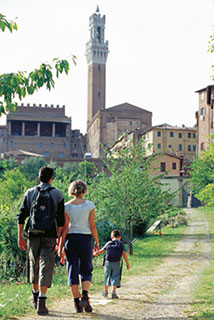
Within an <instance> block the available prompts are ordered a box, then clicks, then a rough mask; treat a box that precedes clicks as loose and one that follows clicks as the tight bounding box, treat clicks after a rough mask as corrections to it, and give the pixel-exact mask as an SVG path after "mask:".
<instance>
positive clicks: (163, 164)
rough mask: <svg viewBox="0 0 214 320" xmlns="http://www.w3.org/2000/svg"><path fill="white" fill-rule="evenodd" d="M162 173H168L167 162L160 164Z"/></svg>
mask: <svg viewBox="0 0 214 320" xmlns="http://www.w3.org/2000/svg"><path fill="white" fill-rule="evenodd" d="M160 171H161V172H165V171H166V163H165V162H161V163H160Z"/></svg>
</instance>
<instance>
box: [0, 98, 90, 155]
mask: <svg viewBox="0 0 214 320" xmlns="http://www.w3.org/2000/svg"><path fill="white" fill-rule="evenodd" d="M86 148H87V147H86V136H85V135H82V134H81V133H80V131H79V130H72V129H71V118H69V117H67V116H66V115H65V106H62V107H60V106H59V105H57V106H56V107H54V106H53V105H51V106H48V105H45V106H44V107H43V106H42V105H39V106H36V105H35V104H34V105H33V106H30V105H29V104H28V105H27V106H25V105H24V104H22V105H21V106H18V108H17V110H16V112H14V113H12V112H9V113H8V114H7V118H6V126H1V127H0V153H4V152H8V151H10V152H11V151H13V150H25V151H29V152H32V153H35V154H41V155H43V156H44V157H48V158H50V159H53V160H57V159H58V158H82V157H83V155H84V153H85V151H86Z"/></svg>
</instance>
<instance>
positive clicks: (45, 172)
mask: <svg viewBox="0 0 214 320" xmlns="http://www.w3.org/2000/svg"><path fill="white" fill-rule="evenodd" d="M53 174H54V169H53V168H50V167H46V166H43V167H42V168H40V169H39V180H40V181H41V182H48V181H49V180H50V179H51V178H52V177H53Z"/></svg>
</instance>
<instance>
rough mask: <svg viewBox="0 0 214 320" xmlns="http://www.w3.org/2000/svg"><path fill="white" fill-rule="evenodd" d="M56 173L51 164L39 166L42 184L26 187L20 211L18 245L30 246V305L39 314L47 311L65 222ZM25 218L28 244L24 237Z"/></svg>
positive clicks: (62, 198)
mask: <svg viewBox="0 0 214 320" xmlns="http://www.w3.org/2000/svg"><path fill="white" fill-rule="evenodd" d="M53 173H54V170H53V169H52V168H50V167H46V166H44V167H42V168H40V170H39V176H38V178H39V180H40V184H39V185H38V186H35V187H33V188H31V189H28V190H27V192H26V193H25V195H24V198H23V201H22V204H21V206H20V209H19V213H18V214H17V219H18V247H19V248H20V249H21V250H26V247H28V254H29V262H30V282H31V283H32V300H31V305H32V306H33V308H34V309H36V310H37V313H38V314H39V315H46V314H48V309H47V307H46V292H47V289H48V288H50V287H51V283H52V274H53V266H54V256H55V248H56V238H57V237H58V238H59V239H60V237H61V233H62V230H63V226H64V222H65V217H64V197H63V195H62V193H61V192H60V191H59V190H58V189H55V188H52V187H51V182H52V180H53ZM26 218H28V221H27V224H26V228H25V234H26V235H27V238H28V239H27V245H26V242H25V239H24V237H23V231H24V230H23V229H24V223H25V220H26ZM58 242H60V241H58Z"/></svg>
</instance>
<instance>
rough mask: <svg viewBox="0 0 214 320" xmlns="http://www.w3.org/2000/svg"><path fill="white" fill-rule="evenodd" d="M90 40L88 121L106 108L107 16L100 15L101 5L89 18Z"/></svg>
mask: <svg viewBox="0 0 214 320" xmlns="http://www.w3.org/2000/svg"><path fill="white" fill-rule="evenodd" d="M89 30H90V40H89V41H88V42H87V43H86V52H85V55H86V58H87V63H88V122H87V126H89V125H90V123H91V120H92V119H93V117H94V115H95V114H96V113H97V111H99V110H103V109H105V91H106V60H107V56H108V41H105V16H102V17H101V15H100V12H99V7H97V10H96V12H95V13H94V14H92V15H91V16H90V18H89Z"/></svg>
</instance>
